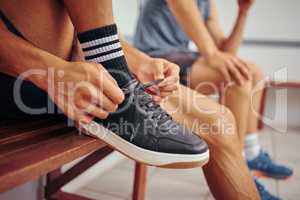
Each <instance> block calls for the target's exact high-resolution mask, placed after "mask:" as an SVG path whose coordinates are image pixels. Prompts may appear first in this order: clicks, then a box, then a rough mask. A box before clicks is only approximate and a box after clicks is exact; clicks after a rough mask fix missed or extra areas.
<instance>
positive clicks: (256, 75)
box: [248, 63, 264, 84]
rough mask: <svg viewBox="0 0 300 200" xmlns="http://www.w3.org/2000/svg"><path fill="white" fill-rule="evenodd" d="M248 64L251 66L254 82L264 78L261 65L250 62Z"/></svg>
mask: <svg viewBox="0 0 300 200" xmlns="http://www.w3.org/2000/svg"><path fill="white" fill-rule="evenodd" d="M248 65H249V66H250V70H251V73H252V79H253V83H254V84H255V83H257V82H259V81H261V80H263V79H264V73H263V71H262V69H261V67H259V66H258V65H256V64H253V63H248Z"/></svg>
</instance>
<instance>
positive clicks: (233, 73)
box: [227, 62, 243, 85]
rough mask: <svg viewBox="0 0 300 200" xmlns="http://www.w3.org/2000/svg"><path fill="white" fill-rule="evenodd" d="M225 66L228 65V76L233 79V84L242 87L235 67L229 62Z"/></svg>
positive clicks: (241, 79) (241, 81)
mask: <svg viewBox="0 0 300 200" xmlns="http://www.w3.org/2000/svg"><path fill="white" fill-rule="evenodd" d="M227 64H228V70H229V72H230V74H231V75H232V77H233V78H234V80H235V82H236V83H237V84H238V85H242V84H243V78H242V76H241V74H240V72H239V70H238V69H237V67H236V66H235V65H234V64H233V63H231V62H227Z"/></svg>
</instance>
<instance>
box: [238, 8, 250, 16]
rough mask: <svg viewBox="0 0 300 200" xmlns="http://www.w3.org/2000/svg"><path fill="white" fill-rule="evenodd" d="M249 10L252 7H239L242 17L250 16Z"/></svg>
mask: <svg viewBox="0 0 300 200" xmlns="http://www.w3.org/2000/svg"><path fill="white" fill-rule="evenodd" d="M249 10H250V8H247V9H245V8H244V9H241V8H240V9H239V16H240V17H246V16H248V13H249Z"/></svg>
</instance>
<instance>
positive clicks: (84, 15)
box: [64, 0, 114, 32]
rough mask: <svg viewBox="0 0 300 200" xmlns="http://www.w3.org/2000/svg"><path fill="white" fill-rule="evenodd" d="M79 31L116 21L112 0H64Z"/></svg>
mask: <svg viewBox="0 0 300 200" xmlns="http://www.w3.org/2000/svg"><path fill="white" fill-rule="evenodd" d="M64 4H65V6H66V7H67V9H68V11H69V14H70V16H71V19H72V22H73V24H74V26H75V28H76V30H77V31H78V32H84V31H87V30H91V29H94V28H98V27H102V26H106V25H110V24H113V23H114V20H113V14H112V1H111V0H100V1H99V0H89V1H88V2H87V1H86V0H76V1H74V0H64Z"/></svg>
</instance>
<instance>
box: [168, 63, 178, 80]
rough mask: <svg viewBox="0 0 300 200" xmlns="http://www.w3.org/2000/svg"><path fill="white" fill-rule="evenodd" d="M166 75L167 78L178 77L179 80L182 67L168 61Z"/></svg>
mask: <svg viewBox="0 0 300 200" xmlns="http://www.w3.org/2000/svg"><path fill="white" fill-rule="evenodd" d="M165 65H166V68H167V71H166V75H167V77H169V76H173V77H177V78H178V79H179V72H180V67H179V66H178V65H176V64H174V63H171V62H168V61H166V64H165Z"/></svg>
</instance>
